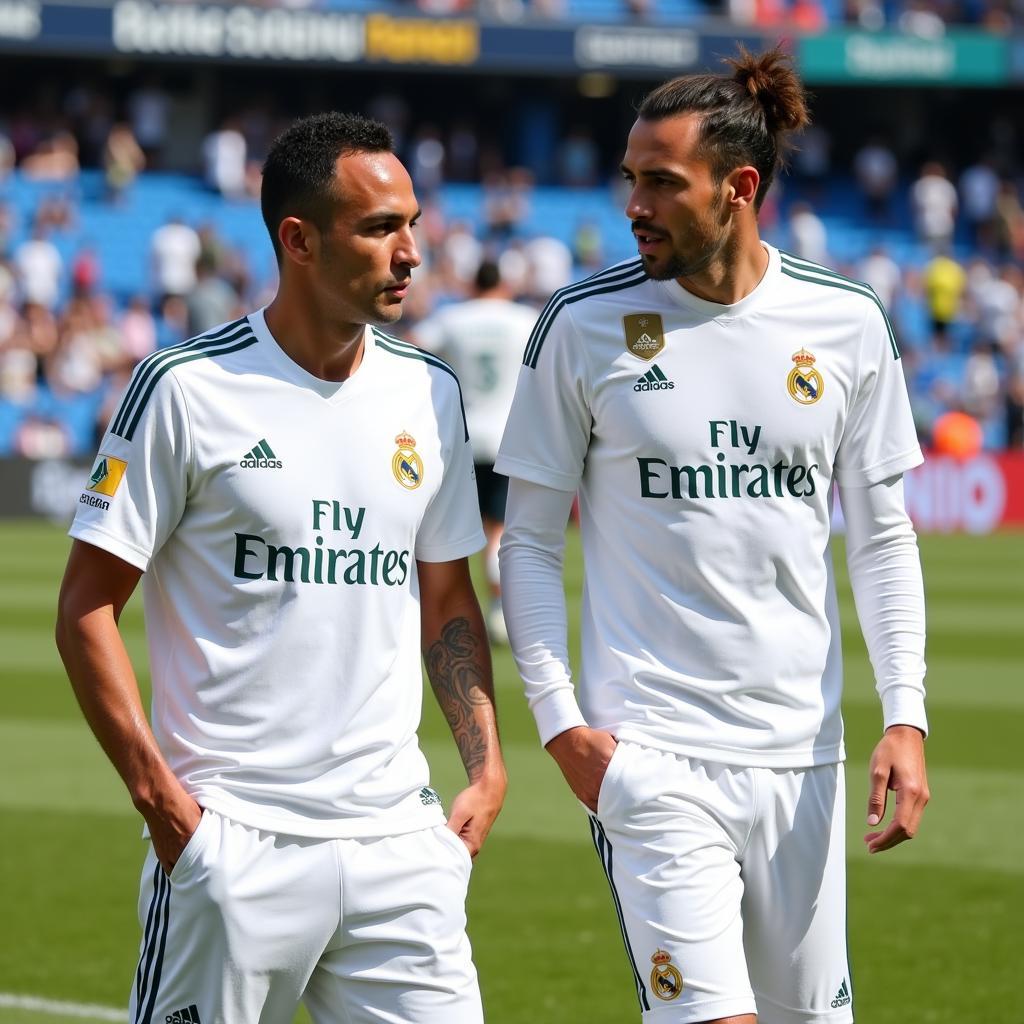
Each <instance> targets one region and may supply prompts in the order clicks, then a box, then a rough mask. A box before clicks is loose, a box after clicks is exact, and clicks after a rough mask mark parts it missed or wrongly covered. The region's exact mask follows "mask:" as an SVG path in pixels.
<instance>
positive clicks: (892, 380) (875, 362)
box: [835, 306, 924, 487]
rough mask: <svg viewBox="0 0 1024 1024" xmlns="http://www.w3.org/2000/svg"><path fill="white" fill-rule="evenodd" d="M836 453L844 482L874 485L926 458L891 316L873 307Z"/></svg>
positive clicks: (838, 475) (839, 475) (839, 478)
mask: <svg viewBox="0 0 1024 1024" xmlns="http://www.w3.org/2000/svg"><path fill="white" fill-rule="evenodd" d="M856 389H857V390H856V393H855V396H854V399H853V404H852V406H851V409H850V412H849V415H848V417H847V421H846V428H845V429H844V431H843V437H842V440H841V441H840V444H839V450H838V452H837V453H836V464H835V476H836V480H837V481H838V482H839V484H840V486H847V487H870V486H871V485H872V484H876V483H879V482H880V481H882V480H885V479H887V478H888V477H892V476H897V475H899V474H900V473H904V472H906V471H907V470H908V469H912V468H913V467H914V466H919V465H921V463H922V462H924V456H923V455H922V454H921V446H920V445H919V444H918V442H917V430H916V429H915V427H914V417H913V414H912V413H911V409H910V398H909V397H908V395H907V384H906V381H905V380H904V377H903V361H902V360H901V359H900V358H899V352H898V349H897V347H896V341H895V339H894V338H893V336H892V331H891V328H890V327H889V323H888V320H887V319H886V317H885V315H884V314H883V313H882V312H881V310H880V309H876V308H874V306H872V308H871V310H870V311H869V313H868V318H867V321H866V322H865V325H864V333H863V336H862V338H861V354H860V372H859V375H858V380H857V384H856Z"/></svg>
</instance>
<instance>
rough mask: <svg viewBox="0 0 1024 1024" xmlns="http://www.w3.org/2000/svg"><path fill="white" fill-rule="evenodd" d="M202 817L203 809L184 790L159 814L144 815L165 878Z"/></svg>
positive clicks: (162, 808)
mask: <svg viewBox="0 0 1024 1024" xmlns="http://www.w3.org/2000/svg"><path fill="white" fill-rule="evenodd" d="M202 816H203V809H202V808H201V807H200V806H199V804H197V803H196V802H195V800H193V799H192V797H190V796H189V795H188V794H187V793H186V792H185V791H184V790H182V791H181V794H180V796H178V797H176V798H175V800H174V801H173V803H171V804H168V805H166V806H163V807H161V809H160V811H159V812H156V811H151V812H149V813H147V814H146V824H147V825H148V826H149V837H150V839H151V840H152V842H153V852H154V853H155V854H156V857H157V860H158V861H160V865H161V867H162V868H163V869H164V872H165V873H166V874H168V875H170V873H171V872H172V871H173V870H174V865H175V864H177V863H178V858H179V857H180V856H181V851H182V850H184V849H185V847H186V845H187V844H188V841H189V840H190V839H191V838H192V836H193V835H194V834H195V831H196V829H197V828H199V821H200V819H201V818H202Z"/></svg>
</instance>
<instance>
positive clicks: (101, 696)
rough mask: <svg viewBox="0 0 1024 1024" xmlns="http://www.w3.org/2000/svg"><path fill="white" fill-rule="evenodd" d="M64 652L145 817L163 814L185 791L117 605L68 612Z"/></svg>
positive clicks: (88, 713) (80, 695)
mask: <svg viewBox="0 0 1024 1024" xmlns="http://www.w3.org/2000/svg"><path fill="white" fill-rule="evenodd" d="M57 647H58V650H59V651H60V655H61V658H62V660H63V662H64V667H65V669H66V670H67V674H68V678H69V680H70V681H71V686H72V689H73V690H74V693H75V697H76V698H77V699H78V703H79V705H80V706H81V708H82V713H83V714H84V716H85V719H86V721H87V722H88V724H89V727H90V728H91V729H92V731H93V733H94V735H95V736H96V739H97V740H98V741H99V743H100V746H101V747H102V748H103V750H104V752H105V753H106V755H107V757H108V758H109V760H110V762H111V764H112V765H113V766H114V768H115V770H116V771H117V773H118V774H119V775H120V776H121V779H122V780H123V782H124V784H125V786H126V787H127V789H128V792H129V794H130V795H131V799H132V802H133V803H134V804H135V806H136V807H137V808H138V809H139V811H140V812H141V813H142V814H143V816H145V817H147V818H148V817H149V816H150V815H151V814H153V813H156V814H161V812H162V811H163V810H164V809H165V808H166V806H167V805H168V804H169V803H171V802H173V800H174V799H176V798H179V797H180V796H181V795H183V790H182V787H181V785H180V783H179V782H178V780H177V779H176V778H175V777H174V775H173V773H172V772H171V770H170V768H169V767H168V765H167V762H166V761H165V760H164V758H163V755H162V754H161V752H160V749H159V747H158V746H157V742H156V738H155V737H154V736H153V732H152V730H151V729H150V727H149V722H148V721H147V719H146V714H145V711H144V710H143V707H142V701H141V698H140V696H139V687H138V683H137V681H136V678H135V673H134V670H133V669H132V665H131V661H130V660H129V658H128V652H127V651H126V650H125V646H124V642H123V641H122V639H121V635H120V632H119V631H118V628H117V622H116V621H115V618H114V611H113V609H112V608H111V607H109V606H107V607H100V608H94V609H91V610H89V611H87V612H84V613H81V614H74V613H70V614H69V613H67V612H62V614H61V617H60V619H59V620H58V625H57Z"/></svg>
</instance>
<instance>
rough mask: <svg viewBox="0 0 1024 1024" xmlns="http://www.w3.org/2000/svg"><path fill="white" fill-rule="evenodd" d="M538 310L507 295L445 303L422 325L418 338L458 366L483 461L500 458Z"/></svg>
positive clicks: (476, 453) (475, 447) (471, 433)
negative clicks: (446, 304) (524, 355)
mask: <svg viewBox="0 0 1024 1024" xmlns="http://www.w3.org/2000/svg"><path fill="white" fill-rule="evenodd" d="M536 322H537V311H536V310H535V309H531V308H530V307H529V306H524V305H522V304H520V303H518V302H509V301H508V300H507V299H472V300H470V301H469V302H459V303H453V304H452V305H450V306H444V307H443V308H442V309H440V310H439V311H438V312H437V313H436V314H434V316H432V317H431V318H430V319H429V320H425V321H424V322H423V323H422V324H420V325H419V326H418V327H417V328H416V337H417V340H419V341H420V342H422V343H423V345H424V346H426V348H428V349H430V351H431V352H436V353H437V354H438V355H439V356H442V357H443V358H444V359H446V360H447V361H448V362H450V363H451V364H452V367H453V368H454V369H455V372H456V373H457V374H458V375H459V380H460V381H461V382H462V395H463V398H464V399H465V401H466V420H467V422H468V423H469V436H470V437H471V438H472V441H473V452H474V456H475V458H476V461H477V462H494V460H495V458H496V457H497V454H498V446H499V444H500V443H501V435H502V431H503V430H504V429H505V421H506V420H507V419H508V411H509V409H511V408H512V398H513V396H514V395H515V393H516V381H517V380H518V378H519V366H520V364H521V362H522V358H523V349H524V348H525V347H526V341H527V339H528V338H529V337H530V331H531V330H533V325H534V324H535V323H536Z"/></svg>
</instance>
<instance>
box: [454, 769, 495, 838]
mask: <svg viewBox="0 0 1024 1024" xmlns="http://www.w3.org/2000/svg"><path fill="white" fill-rule="evenodd" d="M507 787H508V783H507V780H506V777H505V770H504V768H503V769H502V770H501V772H500V773H495V774H494V775H491V776H484V777H481V778H479V779H477V781H476V782H473V783H471V784H470V785H469V786H467V787H466V788H465V789H464V790H463V791H462V792H461V793H459V795H458V796H457V797H456V798H455V799H454V800H453V801H452V810H451V814H450V815H449V816H448V827H449V828H450V829H451V830H452V831H453V832H454V833H455V834H456V835H457V836H458V837H459V838H460V839H461V840H462V841H463V842H464V843H465V844H466V848H467V849H468V850H469V855H470V857H475V856H476V855H477V854H478V853H479V852H480V849H481V847H482V846H483V845H484V840H485V839H486V838H487V833H488V832H490V831H491V826H492V825H493V824H494V819H495V818H497V817H498V812H499V811H500V810H501V805H502V804H503V803H504V802H505V790H506V788H507Z"/></svg>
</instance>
